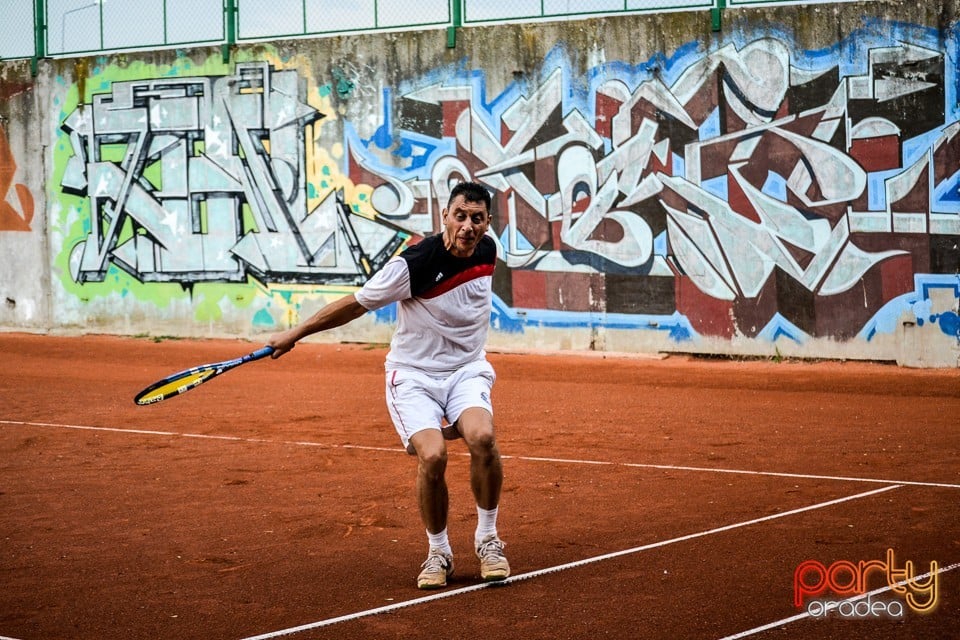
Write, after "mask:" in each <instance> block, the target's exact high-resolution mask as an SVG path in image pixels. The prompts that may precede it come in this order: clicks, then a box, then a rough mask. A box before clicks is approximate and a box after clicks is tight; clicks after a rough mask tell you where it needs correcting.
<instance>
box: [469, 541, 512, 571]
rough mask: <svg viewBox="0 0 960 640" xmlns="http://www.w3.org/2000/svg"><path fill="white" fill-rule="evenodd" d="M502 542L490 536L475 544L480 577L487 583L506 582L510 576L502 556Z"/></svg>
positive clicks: (507, 563) (506, 563)
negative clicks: (478, 559)
mask: <svg viewBox="0 0 960 640" xmlns="http://www.w3.org/2000/svg"><path fill="white" fill-rule="evenodd" d="M503 547H504V543H503V541H502V540H501V539H500V538H498V537H497V536H496V535H495V534H490V535H488V536H487V537H486V538H484V539H483V540H481V541H480V542H479V543H478V544H477V557H478V558H480V577H481V578H483V579H484V580H486V581H487V582H492V581H496V580H506V579H507V577H508V576H509V575H510V563H509V562H507V557H506V556H505V555H503Z"/></svg>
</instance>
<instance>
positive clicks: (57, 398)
mask: <svg viewBox="0 0 960 640" xmlns="http://www.w3.org/2000/svg"><path fill="white" fill-rule="evenodd" d="M259 346H260V345H259V344H257V343H250V342H241V341H227V340H204V341H187V340H164V341H158V342H155V341H153V340H150V339H135V338H116V337H104V336H87V337H50V336H36V335H26V334H17V333H7V334H0V353H2V354H3V359H2V362H3V366H2V369H0V636H2V637H5V638H17V639H22V640H41V639H51V640H52V639H91V640H93V639H96V640H102V639H112V638H117V639H123V640H157V639H177V640H192V639H196V640H234V639H236V640H240V639H242V638H249V637H254V636H261V637H264V638H273V637H293V638H298V639H311V638H337V639H345V640H359V639H368V638H415V637H416V638H431V639H444V638H485V639H500V638H524V639H529V640H539V639H559V638H577V639H579V638H591V639H592V638H624V639H636V638H678V639H680V638H682V639H700V638H705V639H719V638H726V637H728V636H733V635H736V634H746V635H743V636H740V637H752V638H762V639H770V638H775V639H778V640H779V639H783V638H797V639H800V638H802V639H804V640H810V639H813V640H818V639H827V638H836V639H843V640H857V639H867V638H869V639H871V640H876V639H879V640H883V639H892V638H903V639H916V638H937V639H939V638H956V637H958V636H957V633H958V632H957V629H960V608H958V607H960V567H958V566H957V564H958V563H960V529H958V523H960V506H958V505H960V464H958V463H960V460H958V455H960V453H958V452H960V371H957V370H947V371H943V370H941V371H932V370H911V369H902V368H897V367H895V366H893V365H884V364H871V363H854V362H845V363H837V362H827V363H800V362H782V363H775V362H766V361H746V362H738V361H729V360H705V359H695V358H690V357H685V356H674V357H669V358H665V359H662V360H657V359H644V358H616V357H603V356H597V355H592V356H584V355H539V354H537V355H534V354H497V353H493V354H490V360H491V361H492V362H493V364H494V366H495V368H496V370H497V373H498V380H497V384H496V386H495V388H494V406H495V413H496V416H495V419H496V424H497V430H498V441H499V446H500V450H501V452H502V454H503V455H504V458H505V460H504V466H505V482H504V491H503V498H502V501H501V515H500V521H499V528H500V534H501V536H502V537H503V539H504V540H505V541H506V543H507V547H506V551H507V553H508V556H509V558H510V562H511V564H512V567H513V578H511V580H509V581H508V583H507V584H506V585H503V586H500V587H496V588H491V587H477V585H479V584H480V583H479V577H478V567H477V561H476V559H475V558H474V556H473V553H472V550H471V541H472V537H473V528H474V526H475V522H476V514H475V510H474V504H473V501H472V498H471V495H470V491H469V486H468V471H469V458H468V457H467V456H466V455H465V447H464V445H463V442H462V441H452V442H450V443H449V451H450V459H449V464H448V469H447V480H448V483H449V487H450V499H451V509H450V535H451V541H452V544H453V548H454V551H455V554H456V566H457V573H456V575H455V576H454V578H453V579H452V581H451V583H450V585H449V586H448V588H447V589H446V590H443V591H440V592H421V591H418V590H417V589H416V588H415V577H416V574H417V572H418V570H419V565H420V563H421V562H422V561H423V559H424V557H425V553H426V539H425V535H424V531H423V526H422V525H421V523H420V519H419V515H418V513H417V510H416V508H415V503H414V496H413V479H414V474H415V470H416V461H415V459H414V458H413V457H411V456H409V455H407V454H406V453H405V452H403V451H402V450H401V447H400V444H399V441H398V439H397V437H396V435H395V433H394V431H393V428H392V426H391V425H390V423H389V419H388V416H387V411H386V408H385V407H384V398H383V393H384V392H383V383H382V379H383V373H382V372H383V368H382V363H383V359H384V356H385V354H386V348H385V347H383V346H376V347H367V346H362V345H329V344H316V343H306V344H301V345H299V346H298V347H297V348H296V349H295V350H294V351H293V352H291V353H290V354H288V355H286V356H284V357H283V358H281V359H279V360H275V361H271V360H262V361H258V362H253V363H250V364H247V365H244V366H243V367H240V368H238V369H236V370H234V371H231V372H229V373H227V374H225V375H223V376H222V377H219V378H217V379H215V380H213V381H211V382H209V383H207V384H204V385H202V386H200V387H199V388H197V389H195V390H193V391H190V392H189V393H187V394H185V395H183V396H180V397H177V398H174V399H172V400H168V401H166V402H161V403H159V404H156V405H152V406H147V407H138V406H136V405H134V403H133V401H132V399H133V396H134V395H135V394H136V393H137V392H138V391H139V390H140V389H141V388H143V387H144V386H146V385H147V384H149V383H151V382H153V381H154V380H156V379H158V378H161V377H163V376H166V375H168V374H170V373H172V372H174V371H177V370H180V369H184V368H187V367H190V366H193V365H197V364H201V363H204V362H210V361H218V360H224V359H230V358H235V357H238V356H240V355H243V354H245V353H247V352H249V351H252V350H253V349H255V348H257V347H259ZM888 550H890V551H892V554H893V557H894V565H895V566H893V567H890V568H892V569H900V570H902V569H904V568H905V565H906V563H907V561H910V562H911V563H912V567H913V571H914V573H915V574H922V573H926V572H929V571H930V570H931V568H932V563H936V568H937V572H938V573H936V580H935V583H934V584H933V585H931V584H930V583H931V581H930V579H929V578H928V579H927V585H928V588H927V591H926V592H925V593H921V592H920V590H919V585H915V587H916V590H915V593H914V595H915V596H916V598H915V601H916V602H918V603H919V604H922V603H925V602H930V598H931V597H935V598H936V602H935V603H934V604H935V605H936V606H935V607H934V608H933V610H932V611H931V612H928V613H926V614H921V613H918V612H917V611H915V610H914V609H913V608H911V607H910V606H909V603H908V602H907V600H906V598H907V595H906V594H899V593H896V592H895V591H893V590H891V589H890V588H889V586H888V583H889V581H888V578H887V575H886V574H885V573H884V572H883V571H882V570H878V571H872V572H871V573H870V574H869V575H868V577H867V579H866V581H865V582H866V585H865V587H866V589H867V590H874V589H878V590H879V591H878V593H876V594H874V595H872V596H871V602H872V603H874V604H875V603H876V602H878V601H882V602H883V603H884V606H887V607H890V608H891V609H893V610H894V611H896V610H897V605H898V604H899V611H900V613H901V616H899V617H897V618H894V619H891V617H890V616H889V615H886V616H873V617H868V618H866V619H855V618H851V617H844V616H841V615H839V613H838V611H839V609H835V610H833V611H832V612H830V614H829V615H828V616H827V617H826V618H825V619H823V618H821V617H813V616H807V617H804V616H805V614H807V613H808V611H809V610H808V608H807V604H808V602H809V600H810V599H811V597H809V596H808V597H806V598H805V599H804V603H803V606H801V607H800V608H798V607H796V606H795V605H794V590H795V587H794V576H795V572H796V570H797V568H798V566H800V565H801V564H802V563H804V562H805V561H808V560H814V561H817V562H819V563H821V564H822V566H823V567H824V568H825V569H826V568H829V567H830V566H831V565H834V563H837V562H844V561H846V562H849V563H851V564H850V565H835V566H836V567H838V569H837V571H835V572H834V574H833V576H832V578H833V584H834V586H841V585H850V584H852V583H853V582H854V578H853V577H852V576H851V575H850V571H849V569H848V570H846V572H844V570H842V566H852V567H858V566H860V565H859V563H860V562H867V561H878V562H880V561H882V562H884V563H886V561H887V558H888ZM816 577H817V576H816V575H815V574H808V575H807V576H806V580H807V581H808V582H811V583H813V582H815V578H816ZM894 582H896V580H894ZM932 587H935V589H934V588H932ZM861 590H862V589H861ZM439 596H444V597H439ZM847 597H850V594H838V593H836V592H835V590H831V589H829V588H828V589H827V591H826V592H824V593H822V594H820V595H819V596H818V597H817V598H818V599H820V600H830V601H832V602H834V603H838V602H841V601H843V599H844V598H847ZM846 606H847V609H848V610H849V609H853V603H847V605H846ZM861 609H862V607H861ZM797 617H799V619H795V618H797ZM767 627H769V628H767ZM764 628H767V629H766V630H762V629H764ZM296 629H300V631H296Z"/></svg>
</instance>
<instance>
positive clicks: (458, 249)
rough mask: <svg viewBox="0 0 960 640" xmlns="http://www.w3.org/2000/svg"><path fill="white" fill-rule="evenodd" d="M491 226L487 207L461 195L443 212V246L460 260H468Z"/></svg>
mask: <svg viewBox="0 0 960 640" xmlns="http://www.w3.org/2000/svg"><path fill="white" fill-rule="evenodd" d="M489 226H490V212H489V211H487V205H485V204H484V203H482V202H467V201H466V200H464V198H463V196H462V195H459V196H457V197H456V198H454V199H453V202H451V203H450V206H449V208H447V209H444V210H443V246H445V247H446V248H447V251H449V252H450V253H452V254H453V255H455V256H457V257H458V258H468V257H470V256H471V255H473V250H474V249H476V248H477V243H478V242H480V238H482V237H483V234H484V233H486V232H487V228H488V227H489Z"/></svg>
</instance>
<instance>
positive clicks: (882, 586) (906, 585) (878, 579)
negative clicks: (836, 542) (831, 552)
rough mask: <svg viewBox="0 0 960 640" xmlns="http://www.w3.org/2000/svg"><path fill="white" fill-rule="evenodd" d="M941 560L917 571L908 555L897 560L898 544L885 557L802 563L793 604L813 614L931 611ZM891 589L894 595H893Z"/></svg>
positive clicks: (872, 616) (937, 590) (854, 616)
mask: <svg viewBox="0 0 960 640" xmlns="http://www.w3.org/2000/svg"><path fill="white" fill-rule="evenodd" d="M937 570H938V565H937V562H936V561H933V562H931V563H930V571H929V572H926V573H918V571H917V569H916V568H915V567H914V563H913V562H912V561H910V560H907V561H906V562H905V563H903V566H898V565H897V560H896V554H895V553H894V551H893V549H887V554H886V558H885V559H884V560H860V561H858V562H853V561H850V560H837V561H836V562H834V563H832V564H830V565H829V566H827V565H824V564H823V563H822V562H819V561H817V560H806V561H804V562H801V563H800V564H799V565H798V566H797V568H796V570H795V571H794V572H793V603H794V605H795V606H796V607H797V608H798V609H803V608H806V611H807V613H808V614H809V615H810V616H811V617H814V618H826V617H829V616H835V617H840V618H850V619H876V618H893V619H901V618H903V617H904V616H905V615H906V613H907V612H908V611H912V612H914V613H920V614H926V613H931V612H932V611H933V610H934V609H936V608H937V604H938V603H939V602H940V582H939V578H938V571H937ZM888 594H889V595H888Z"/></svg>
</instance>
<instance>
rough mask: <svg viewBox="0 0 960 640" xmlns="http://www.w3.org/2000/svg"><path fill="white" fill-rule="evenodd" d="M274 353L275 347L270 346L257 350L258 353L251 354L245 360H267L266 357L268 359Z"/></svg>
mask: <svg viewBox="0 0 960 640" xmlns="http://www.w3.org/2000/svg"><path fill="white" fill-rule="evenodd" d="M273 351H274V349H273V347H269V346H268V347H263V348H262V349H257V350H256V351H254V352H253V353H251V354H250V355H248V356H247V357H246V358H244V360H248V359H249V360H259V359H260V358H265V357H267V356H268V355H270V354H271V353H273Z"/></svg>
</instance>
